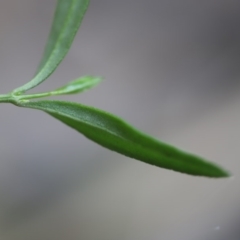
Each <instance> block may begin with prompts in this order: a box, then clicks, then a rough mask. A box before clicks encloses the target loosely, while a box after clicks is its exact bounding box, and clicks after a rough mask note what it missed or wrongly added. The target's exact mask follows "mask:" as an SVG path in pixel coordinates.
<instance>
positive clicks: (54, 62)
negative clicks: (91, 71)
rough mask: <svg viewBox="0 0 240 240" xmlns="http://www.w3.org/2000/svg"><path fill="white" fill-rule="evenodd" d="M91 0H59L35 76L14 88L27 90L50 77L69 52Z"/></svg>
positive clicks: (21, 90)
mask: <svg viewBox="0 0 240 240" xmlns="http://www.w3.org/2000/svg"><path fill="white" fill-rule="evenodd" d="M88 3H89V0H58V2H57V8H56V10H55V15H54V20H53V24H52V28H51V31H50V34H49V38H48V41H47V44H46V47H45V51H44V53H43V56H42V60H41V62H40V64H39V67H38V70H37V72H36V74H35V76H34V78H33V79H32V80H31V81H30V82H28V83H26V84H25V85H23V86H21V87H19V88H17V89H15V90H14V92H15V93H21V92H25V91H27V90H29V89H31V88H34V87H36V86H37V85H39V84H40V83H41V82H43V81H44V80H45V79H46V78H48V77H49V76H50V75H51V74H52V73H53V72H54V70H55V69H56V68H57V66H58V65H59V63H60V62H61V61H62V59H63V58H64V57H65V55H66V54H67V52H68V50H69V48H70V47H71V45H72V42H73V39H74V37H75V35H76V33H77V30H78V28H79V26H80V24H81V22H82V19H83V16H84V14H85V12H86V10H87V7H88Z"/></svg>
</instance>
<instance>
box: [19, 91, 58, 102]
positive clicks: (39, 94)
mask: <svg viewBox="0 0 240 240" xmlns="http://www.w3.org/2000/svg"><path fill="white" fill-rule="evenodd" d="M52 95H54V94H52V92H44V93H35V94H24V95H19V96H18V99H19V100H27V99H34V98H43V97H49V96H52Z"/></svg>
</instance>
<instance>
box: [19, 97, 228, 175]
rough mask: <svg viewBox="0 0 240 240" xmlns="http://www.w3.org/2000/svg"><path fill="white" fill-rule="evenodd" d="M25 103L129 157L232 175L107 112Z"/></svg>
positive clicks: (177, 168) (194, 172) (66, 104)
mask: <svg viewBox="0 0 240 240" xmlns="http://www.w3.org/2000/svg"><path fill="white" fill-rule="evenodd" d="M21 106H22V107H28V108H34V109H39V110H43V111H45V112H47V113H49V114H50V115H51V116H53V117H55V118H57V119H58V120H60V121H62V122H63V123H65V124H66V125H68V126H70V127H72V128H74V129H76V130H77V131H79V132H80V133H82V134H84V135H85V136H86V137H87V138H89V139H91V140H93V141H94V142H96V143H98V144H100V145H102V146H103V147H106V148H108V149H110V150H113V151H116V152H118V153H121V154H123V155H126V156H128V157H131V158H136V159H138V160H140V161H143V162H146V163H149V164H152V165H156V166H158V167H162V168H167V169H172V170H175V171H179V172H182V173H187V174H191V175H198V176H207V177H227V176H228V173H227V172H226V171H225V170H223V169H221V168H220V167H218V166H217V165H215V164H213V163H210V162H207V161H205V160H203V159H202V158H200V157H197V156H195V155H192V154H189V153H185V152H183V151H180V150H178V149H176V148H174V147H172V146H169V145H167V144H165V143H162V142H160V141H157V140H155V139H153V138H152V137H150V136H147V135H145V134H143V133H141V132H139V131H138V130H136V129H134V128H133V127H131V126H130V125H129V124H128V123H126V122H124V121H123V120H121V119H119V118H118V117H116V116H113V115H112V114H109V113H106V112H104V111H101V110H98V109H95V108H92V107H88V106H84V105H81V104H77V103H71V102H62V101H49V100H45V101H34V102H27V103H21Z"/></svg>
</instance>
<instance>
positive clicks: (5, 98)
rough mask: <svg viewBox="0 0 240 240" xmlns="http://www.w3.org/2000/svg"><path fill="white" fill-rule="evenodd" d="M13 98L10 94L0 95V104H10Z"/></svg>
mask: <svg viewBox="0 0 240 240" xmlns="http://www.w3.org/2000/svg"><path fill="white" fill-rule="evenodd" d="M13 101H14V98H13V97H12V95H10V94H0V103H12V102H13Z"/></svg>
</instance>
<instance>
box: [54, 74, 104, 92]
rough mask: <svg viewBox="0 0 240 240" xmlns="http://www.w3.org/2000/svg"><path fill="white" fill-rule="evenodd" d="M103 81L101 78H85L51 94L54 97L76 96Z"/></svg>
mask: <svg viewBox="0 0 240 240" xmlns="http://www.w3.org/2000/svg"><path fill="white" fill-rule="evenodd" d="M101 81H102V78H101V77H93V76H83V77H81V78H78V79H76V80H73V81H71V82H69V83H67V84H66V85H64V86H62V87H60V88H58V89H56V90H54V91H52V92H51V93H52V95H63V94H75V93H79V92H83V91H85V90H87V89H89V88H92V87H94V86H96V85H97V84H98V83H100V82H101Z"/></svg>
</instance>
